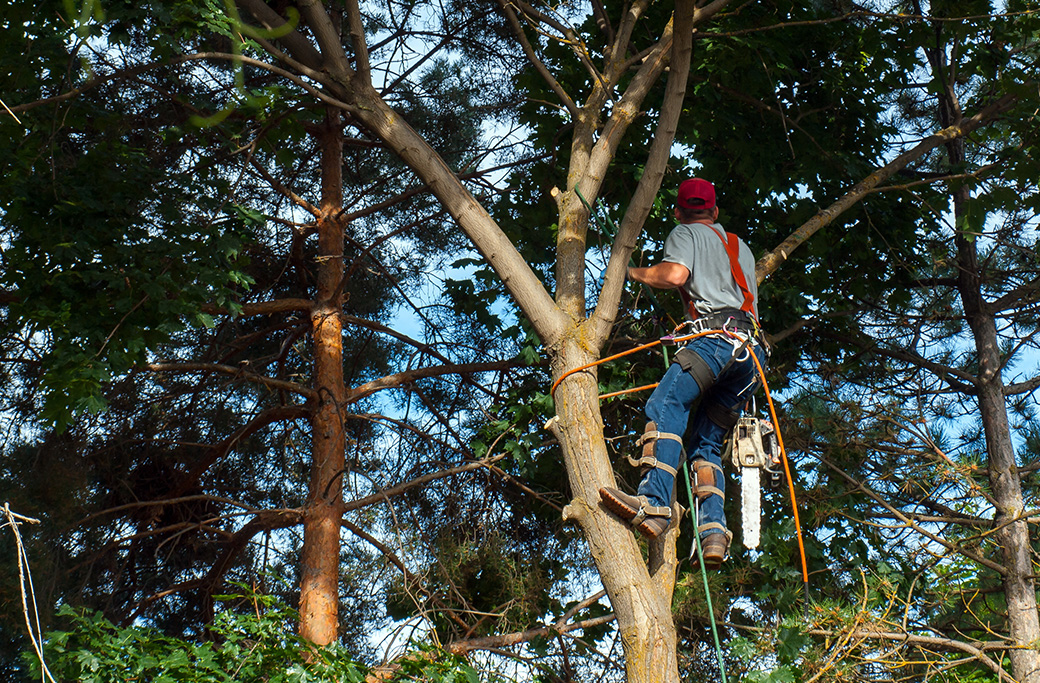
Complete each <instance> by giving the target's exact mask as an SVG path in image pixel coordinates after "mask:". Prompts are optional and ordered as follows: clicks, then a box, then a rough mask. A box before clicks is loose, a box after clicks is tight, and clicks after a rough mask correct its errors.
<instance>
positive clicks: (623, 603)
mask: <svg viewBox="0 0 1040 683" xmlns="http://www.w3.org/2000/svg"><path fill="white" fill-rule="evenodd" d="M580 337H581V335H580V334H575V335H573V337H569V338H568V339H567V340H565V341H564V342H563V343H562V344H561V347H560V349H559V353H557V354H556V356H555V361H554V368H553V375H554V377H559V376H560V375H561V374H562V373H563V372H565V371H566V370H567V369H570V368H575V367H580V366H582V365H585V364H586V363H589V362H592V361H593V360H596V356H595V355H594V354H592V353H591V352H589V351H588V350H587V349H584V348H582V346H581V345H580V343H578V341H577V340H578V339H580ZM597 393H598V387H597V381H596V373H595V370H594V369H590V370H588V371H584V372H579V373H575V374H573V375H570V376H569V377H567V379H565V380H564V381H563V382H562V383H561V384H560V386H559V387H558V388H557V390H556V394H555V400H556V418H554V420H553V421H551V422H550V425H549V426H550V429H551V430H552V431H553V433H554V434H555V436H556V437H557V439H558V440H559V442H560V445H561V448H562V450H563V458H564V463H565V464H566V467H567V474H568V477H569V481H570V486H571V493H572V496H573V498H572V500H571V502H570V504H569V505H567V507H566V508H565V509H564V513H563V514H564V519H565V520H566V521H569V522H574V523H577V524H578V525H580V526H581V528H582V530H583V531H584V533H585V538H586V540H587V541H588V544H589V549H590V551H591V553H592V557H593V559H594V560H595V562H596V567H597V568H598V569H599V575H600V579H601V580H602V582H603V587H604V588H605V589H606V591H607V595H608V596H609V597H610V604H611V605H612V606H613V608H614V614H615V615H616V616H617V623H618V626H619V628H620V631H621V640H622V643H623V645H624V649H625V670H626V675H627V678H626V680H627V681H628V683H675V682H676V681H678V680H679V669H678V660H677V657H676V631H675V624H674V622H673V616H672V604H671V603H672V589H673V587H674V583H675V532H674V531H671V532H669V533H668V534H667V535H666V541H665V544H667V546H666V547H665V548H661V547H656V548H652V553H651V554H652V564H653V565H654V569H655V572H654V574H652V575H651V574H650V572H649V571H648V569H647V564H646V562H645V561H644V559H643V555H642V553H641V552H640V549H639V544H638V543H637V541H636V536H635V533H634V532H633V531H632V529H631V528H630V527H629V526H628V525H627V524H624V523H623V522H621V521H620V520H618V519H617V518H616V517H614V516H613V515H611V514H610V513H609V512H607V511H606V509H605V508H603V507H602V506H601V505H600V502H599V500H600V498H599V489H600V487H601V486H614V485H615V481H614V473H613V470H612V468H611V464H610V458H609V456H608V455H607V450H606V446H605V442H604V439H603V426H602V425H603V421H602V418H601V416H600V411H599V400H598V398H597Z"/></svg>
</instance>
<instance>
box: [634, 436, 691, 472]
mask: <svg viewBox="0 0 1040 683" xmlns="http://www.w3.org/2000/svg"><path fill="white" fill-rule="evenodd" d="M650 425H653V423H652V422H651V423H650V424H648V425H647V427H650ZM658 439H671V440H672V441H678V442H679V445H680V446H681V445H682V442H683V440H682V437H681V436H679V435H678V434H670V433H668V432H659V431H657V430H656V429H647V430H646V431H645V432H643V435H642V436H641V437H639V440H638V441H636V445H637V446H643V445H644V444H645V445H646V446H650V447H649V448H647V447H644V448H643V455H642V456H641V457H639V458H634V457H632V456H631V455H629V456H627V458H628V464H630V465H632V467H644V466H646V467H656V468H657V469H659V470H664V471H665V472H667V473H668V474H670V475H672V476H673V477H675V476H678V474H679V473H678V471H677V470H676V469H675V468H674V467H672V466H671V465H669V464H668V463H664V462H661V461H660V460H658V459H657V457H656V456H655V455H653V447H652V444H653V442H654V441H657V440H658Z"/></svg>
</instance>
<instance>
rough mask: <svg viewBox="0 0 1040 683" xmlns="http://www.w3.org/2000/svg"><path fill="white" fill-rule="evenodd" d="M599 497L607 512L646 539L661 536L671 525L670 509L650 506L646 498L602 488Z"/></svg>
mask: <svg viewBox="0 0 1040 683" xmlns="http://www.w3.org/2000/svg"><path fill="white" fill-rule="evenodd" d="M599 497H600V498H601V499H602V500H603V504H604V505H605V506H606V507H607V509H608V510H610V511H611V512H613V513H614V514H615V515H617V516H618V517H620V518H621V519H623V520H624V521H626V522H628V523H629V524H631V525H632V526H633V527H634V528H636V529H638V530H639V533H641V534H643V535H644V536H646V537H647V538H657V537H658V536H661V535H662V534H664V532H665V531H667V530H668V527H669V526H670V525H671V523H672V509H671V508H667V507H655V506H653V505H650V501H648V500H647V498H646V496H630V495H628V494H627V493H623V492H621V491H618V490H617V489H610V488H602V489H600V490H599Z"/></svg>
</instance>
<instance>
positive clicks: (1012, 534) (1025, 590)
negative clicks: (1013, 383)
mask: <svg viewBox="0 0 1040 683" xmlns="http://www.w3.org/2000/svg"><path fill="white" fill-rule="evenodd" d="M962 147H963V142H961V141H958V142H957V144H956V145H955V146H953V148H952V149H951V150H950V151H951V157H954V158H955V161H959V160H960V159H962V158H963V150H962ZM967 200H968V190H967V188H961V189H959V190H957V191H956V192H955V193H954V213H955V215H956V216H957V217H958V218H962V217H964V216H965V215H966V209H967ZM957 224H958V225H963V222H962V221H960V220H958V222H957ZM955 239H956V244H957V263H958V266H959V271H960V272H959V276H958V289H959V291H960V295H961V301H962V303H963V305H964V315H965V317H966V318H967V320H968V324H969V326H970V327H971V332H972V336H973V337H974V341H975V350H976V353H977V354H978V360H979V371H978V382H977V386H978V392H979V393H978V400H979V413H980V415H981V417H982V426H983V429H984V432H985V436H986V453H987V459H988V464H989V480H990V486H991V488H992V492H993V499H994V501H995V502H996V505H997V511H996V515H995V518H994V523H995V524H996V525H997V526H998V527H999V530H998V531H997V533H996V535H995V537H996V538H997V540H998V542H999V543H1000V546H1001V557H1002V560H1003V565H1004V567H1005V568H1006V573H1005V574H1004V596H1005V599H1006V600H1007V608H1008V628H1009V630H1010V635H1011V640H1012V643H1013V644H1014V646H1015V647H1016V649H1013V650H1011V652H1010V658H1011V674H1012V675H1013V676H1014V677H1015V680H1017V681H1019V683H1040V657H1038V652H1037V646H1038V645H1037V644H1038V643H1040V618H1038V617H1040V615H1038V613H1037V603H1036V585H1035V582H1034V580H1033V564H1032V558H1031V555H1032V550H1031V548H1032V546H1031V544H1030V541H1029V527H1028V523H1027V522H1026V519H1025V518H1024V517H1023V513H1024V512H1025V501H1024V499H1023V496H1022V479H1021V477H1020V476H1019V472H1018V467H1017V466H1016V464H1015V451H1014V445H1013V444H1012V441H1011V428H1010V424H1009V421H1008V414H1007V402H1006V401H1005V399H1004V384H1003V381H1002V379H1001V373H1000V362H1001V359H1000V346H999V344H998V341H997V326H996V320H995V318H994V316H993V313H992V312H991V311H989V310H988V309H987V307H986V303H985V301H984V300H983V297H982V288H981V281H982V274H981V273H980V272H979V262H978V254H977V251H976V246H975V245H976V242H975V240H970V239H968V238H966V236H965V235H964V234H963V233H962V232H960V231H958V232H957V234H956V237H955Z"/></svg>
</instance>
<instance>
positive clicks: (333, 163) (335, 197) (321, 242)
mask: <svg viewBox="0 0 1040 683" xmlns="http://www.w3.org/2000/svg"><path fill="white" fill-rule="evenodd" d="M319 134H320V136H321V139H320V145H321V178H322V187H321V192H322V205H321V210H322V217H321V219H320V220H319V221H318V254H319V257H318V259H317V261H318V263H317V271H318V291H317V300H316V302H315V306H314V307H313V308H312V310H311V329H312V335H313V341H314V388H315V390H316V391H317V394H318V404H317V407H316V408H315V410H314V412H313V413H312V417H311V429H312V432H313V433H312V436H311V438H312V440H313V448H312V458H313V460H312V463H311V481H310V488H309V490H308V495H307V504H306V506H305V507H304V513H303V550H302V552H301V556H300V565H301V566H300V574H301V579H300V635H301V636H303V637H304V638H306V639H308V640H310V641H311V642H314V643H316V644H318V645H327V644H329V643H332V642H334V641H335V640H336V636H337V632H338V622H337V620H338V610H339V547H340V519H341V518H342V516H343V494H342V482H343V473H344V468H345V465H346V458H345V448H346V438H345V435H344V431H343V420H342V416H341V408H342V406H343V401H344V399H345V396H346V388H345V386H344V383H343V339H342V335H343V329H342V322H341V319H340V313H341V311H342V310H343V287H342V279H343V225H342V224H341V223H340V221H339V219H338V218H337V216H338V214H339V212H340V210H341V209H342V203H343V196H342V195H343V188H342V169H343V135H342V130H341V122H340V114H339V112H336V111H331V110H330V111H329V112H328V114H327V118H326V125H325V126H324V127H323V128H322V130H321V131H320V133H319Z"/></svg>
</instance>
